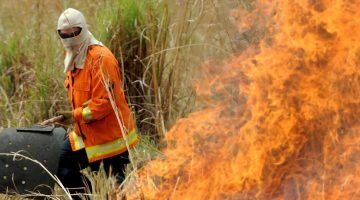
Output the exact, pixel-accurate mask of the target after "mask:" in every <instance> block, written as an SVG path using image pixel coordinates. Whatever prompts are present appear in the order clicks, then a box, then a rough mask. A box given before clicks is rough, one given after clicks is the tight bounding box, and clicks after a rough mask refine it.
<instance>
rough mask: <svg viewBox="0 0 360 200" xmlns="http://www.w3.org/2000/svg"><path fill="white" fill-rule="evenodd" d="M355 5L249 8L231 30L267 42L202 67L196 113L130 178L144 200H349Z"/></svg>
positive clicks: (354, 189) (354, 190)
mask: <svg viewBox="0 0 360 200" xmlns="http://www.w3.org/2000/svg"><path fill="white" fill-rule="evenodd" d="M358 9H359V4H358V3H357V2H355V1H351V0H337V1H329V0H322V1H276V0H275V1H258V4H257V5H256V9H253V10H252V11H251V12H249V11H247V10H244V9H242V8H239V9H238V10H236V11H234V15H235V17H238V18H239V23H238V24H239V29H240V30H243V29H244V28H247V27H251V26H252V25H251V24H247V23H245V24H244V21H246V20H244V18H245V17H247V18H248V19H252V20H249V22H251V23H252V22H256V20H254V19H258V20H259V21H258V22H260V23H258V24H255V26H260V30H266V31H268V34H269V35H268V37H264V39H265V40H264V41H262V42H260V45H259V46H257V47H253V48H249V49H248V50H247V51H246V52H244V53H243V54H241V55H239V56H235V57H233V58H231V59H230V60H229V61H228V62H226V63H225V64H220V65H219V64H216V63H215V64H214V63H209V64H205V65H204V67H203V71H202V76H201V77H200V79H199V81H198V83H197V84H196V90H197V94H198V95H199V99H200V101H201V103H202V104H203V107H204V109H203V110H201V111H199V112H195V113H192V114H191V115H189V117H187V118H184V119H181V120H179V121H178V122H177V123H176V125H175V126H174V127H173V128H172V129H171V131H170V132H169V133H168V134H167V135H166V142H167V145H168V147H167V148H166V149H165V150H164V157H163V158H162V159H157V160H155V161H153V162H150V163H148V165H146V166H145V167H144V168H143V169H142V170H141V171H140V172H139V176H140V179H139V180H138V182H139V184H140V189H139V190H138V194H139V195H138V196H137V195H136V194H135V195H134V194H133V193H130V194H129V196H131V195H133V198H134V199H136V198H139V196H141V195H142V196H144V199H197V200H200V199H358V198H360V196H359V195H360V194H359V192H358V186H359V184H360V183H359V180H360V179H359V167H358V165H357V163H358V162H359V160H360V152H359V151H360V146H359V145H358V144H359V142H360V137H359V136H358V135H359V134H358V133H359V131H360V129H359V117H358V116H359V114H360V100H359V95H360V93H359V91H360V90H359V89H360V72H359V63H360V59H359V52H360V46H359V44H360V43H359V42H360V41H359V38H358V35H359V31H360V28H359V19H360V16H359V12H358V11H357V10H358Z"/></svg>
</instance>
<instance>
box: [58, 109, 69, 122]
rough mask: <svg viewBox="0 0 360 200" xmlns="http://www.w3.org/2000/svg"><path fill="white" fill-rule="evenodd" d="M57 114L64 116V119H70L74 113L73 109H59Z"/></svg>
mask: <svg viewBox="0 0 360 200" xmlns="http://www.w3.org/2000/svg"><path fill="white" fill-rule="evenodd" d="M56 115H62V116H63V117H64V121H65V120H70V119H72V118H73V113H72V111H62V110H61V111H57V112H56Z"/></svg>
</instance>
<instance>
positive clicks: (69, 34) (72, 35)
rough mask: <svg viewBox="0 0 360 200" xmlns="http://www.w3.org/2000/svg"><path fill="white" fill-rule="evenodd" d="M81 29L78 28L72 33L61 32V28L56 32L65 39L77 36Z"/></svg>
mask: <svg viewBox="0 0 360 200" xmlns="http://www.w3.org/2000/svg"><path fill="white" fill-rule="evenodd" d="M81 30H82V29H81V28H80V29H79V30H77V31H75V32H72V33H62V32H61V30H58V33H59V35H60V37H61V38H62V39H66V38H72V37H75V36H78V35H79V34H80V33H81Z"/></svg>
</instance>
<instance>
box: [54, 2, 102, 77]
mask: <svg viewBox="0 0 360 200" xmlns="http://www.w3.org/2000/svg"><path fill="white" fill-rule="evenodd" d="M74 27H78V28H80V29H81V31H80V33H79V34H74V35H73V36H71V37H64V38H62V37H60V31H61V30H65V29H70V28H74ZM57 30H58V33H59V37H60V39H61V42H62V44H63V46H64V47H65V50H66V55H65V59H64V72H67V71H69V70H73V69H74V67H76V68H78V69H83V68H84V64H85V61H86V54H87V50H88V47H89V46H90V45H100V46H103V44H102V43H101V42H99V41H97V40H96V39H95V38H94V36H93V35H92V34H91V33H90V31H89V30H88V26H87V24H86V20H85V17H84V15H83V14H82V13H81V12H80V11H78V10H75V9H73V8H68V9H66V10H65V11H64V12H63V13H62V14H61V15H60V17H59V20H58V25H57Z"/></svg>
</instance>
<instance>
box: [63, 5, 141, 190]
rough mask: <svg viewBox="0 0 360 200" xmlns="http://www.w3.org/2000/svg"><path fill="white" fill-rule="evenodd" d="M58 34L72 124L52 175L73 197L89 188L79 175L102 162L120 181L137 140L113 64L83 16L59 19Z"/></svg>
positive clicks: (73, 12) (69, 11) (70, 13)
mask: <svg viewBox="0 0 360 200" xmlns="http://www.w3.org/2000/svg"><path fill="white" fill-rule="evenodd" d="M57 33H58V35H59V38H60V40H61V42H62V44H63V46H64V48H65V51H66V54H65V59H64V72H65V73H66V79H65V81H64V86H65V88H66V89H67V91H68V95H69V100H70V104H71V106H72V112H71V113H72V117H73V119H74V129H73V131H71V132H70V133H69V134H68V137H67V138H66V139H65V141H64V144H63V147H62V152H61V156H60V162H59V169H58V173H57V175H58V177H59V179H60V180H61V182H62V183H63V185H64V186H65V187H67V188H69V190H70V191H71V192H72V193H75V192H76V193H78V192H80V193H81V192H84V191H85V190H84V188H85V186H86V185H87V184H89V183H86V182H84V177H83V176H82V174H81V172H80V170H81V169H84V168H86V167H90V169H91V170H95V171H96V170H99V166H100V163H103V166H104V169H105V171H106V172H107V173H108V174H109V175H114V176H116V178H117V179H118V181H122V180H123V178H124V173H123V170H124V167H125V165H126V164H128V163H129V155H128V149H127V148H128V147H133V146H135V145H136V144H137V142H138V138H137V132H136V128H135V125H134V120H133V118H132V116H131V113H130V109H129V107H128V104H127V103H126V100H125V95H124V91H123V88H122V80H121V75H120V69H119V66H118V62H117V60H116V59H115V57H114V55H113V54H112V53H111V51H110V50H109V49H108V48H107V47H105V46H104V45H103V44H102V43H101V42H99V41H98V40H96V39H95V38H94V36H93V35H92V34H91V33H90V32H89V30H88V27H87V24H86V20H85V17H84V15H83V14H82V13H81V12H80V11H78V10H75V9H72V8H69V9H66V10H65V11H64V12H63V13H62V14H61V15H60V17H59V19H58V25H57ZM110 173H111V174H110ZM85 180H86V179H85ZM71 188H76V189H74V190H71Z"/></svg>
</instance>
